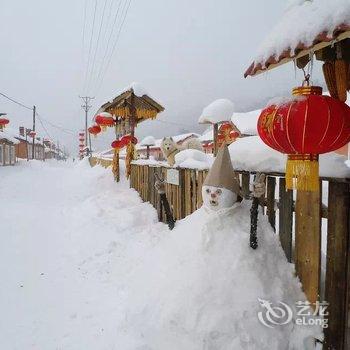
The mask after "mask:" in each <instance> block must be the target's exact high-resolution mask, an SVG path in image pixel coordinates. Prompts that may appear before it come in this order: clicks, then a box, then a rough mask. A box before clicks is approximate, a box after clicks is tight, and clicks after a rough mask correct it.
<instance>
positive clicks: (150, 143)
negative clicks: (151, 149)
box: [140, 136, 156, 146]
mask: <svg viewBox="0 0 350 350" xmlns="http://www.w3.org/2000/svg"><path fill="white" fill-rule="evenodd" d="M155 144H156V140H155V138H154V137H153V136H146V137H145V138H144V139H143V140H142V141H141V142H140V146H154V145H155Z"/></svg>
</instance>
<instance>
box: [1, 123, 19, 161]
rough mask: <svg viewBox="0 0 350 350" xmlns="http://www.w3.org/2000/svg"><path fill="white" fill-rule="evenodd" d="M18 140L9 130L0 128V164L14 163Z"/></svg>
mask: <svg viewBox="0 0 350 350" xmlns="http://www.w3.org/2000/svg"><path fill="white" fill-rule="evenodd" d="M16 144H18V140H16V139H15V137H14V135H13V134H12V132H11V131H10V130H6V129H5V130H0V166H5V165H15V163H16V152H15V145H16Z"/></svg>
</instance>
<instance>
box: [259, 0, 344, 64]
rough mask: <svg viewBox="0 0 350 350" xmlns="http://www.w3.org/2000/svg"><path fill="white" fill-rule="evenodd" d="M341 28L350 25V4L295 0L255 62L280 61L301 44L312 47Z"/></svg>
mask: <svg viewBox="0 0 350 350" xmlns="http://www.w3.org/2000/svg"><path fill="white" fill-rule="evenodd" d="M296 23H297V25H296ZM341 24H348V25H349V24H350V2H349V0H332V1H329V0H313V1H306V0H305V1H304V0H292V1H290V3H289V6H288V7H287V9H286V11H285V13H284V15H283V16H282V18H281V20H280V21H279V23H277V25H276V26H275V27H274V28H273V30H272V31H271V33H270V35H269V36H268V37H267V38H266V39H265V40H264V41H263V43H262V45H261V46H260V48H259V50H258V53H257V56H256V58H255V60H254V62H255V64H258V63H263V62H265V61H266V60H267V59H268V58H269V57H271V56H275V57H279V56H280V55H281V53H282V52H283V51H285V50H287V49H289V48H291V50H292V52H293V51H294V50H295V48H296V47H297V46H298V45H299V44H304V45H305V46H306V47H309V46H311V45H312V44H313V41H314V39H315V38H316V37H317V35H319V34H321V33H322V32H326V33H332V32H333V31H334V29H336V27H337V26H339V25H341Z"/></svg>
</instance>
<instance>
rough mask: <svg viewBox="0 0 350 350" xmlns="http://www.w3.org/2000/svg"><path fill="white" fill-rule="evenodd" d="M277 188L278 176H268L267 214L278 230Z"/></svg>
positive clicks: (273, 226) (274, 227)
mask: <svg viewBox="0 0 350 350" xmlns="http://www.w3.org/2000/svg"><path fill="white" fill-rule="evenodd" d="M275 188H276V178H275V177H273V176H269V177H268V178H267V191H266V202H267V203H266V209H267V216H268V218H269V223H270V225H271V226H272V228H273V229H274V231H276V211H275Z"/></svg>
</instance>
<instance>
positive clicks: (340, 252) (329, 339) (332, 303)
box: [324, 182, 350, 350]
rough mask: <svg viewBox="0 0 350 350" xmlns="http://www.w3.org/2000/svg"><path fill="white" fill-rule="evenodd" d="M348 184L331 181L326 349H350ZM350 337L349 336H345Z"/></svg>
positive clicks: (329, 192)
mask: <svg viewBox="0 0 350 350" xmlns="http://www.w3.org/2000/svg"><path fill="white" fill-rule="evenodd" d="M349 207H350V194H349V184H347V183H336V182H329V189H328V236H327V267H326V290H325V301H327V302H328V303H329V306H328V309H327V311H328V312H329V316H328V328H327V329H325V345H324V349H336V350H346V349H349V346H350V339H349V328H348V326H347V324H348V317H349V292H350V281H349V264H350V251H349V218H350V216H349ZM346 338H348V339H346Z"/></svg>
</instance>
